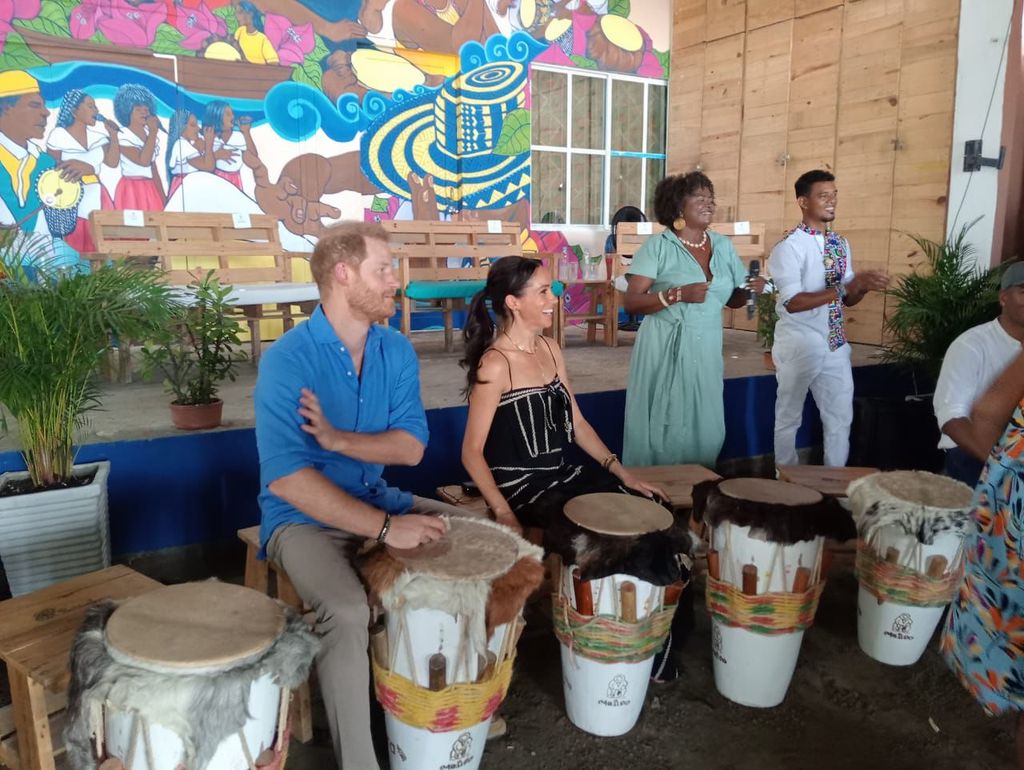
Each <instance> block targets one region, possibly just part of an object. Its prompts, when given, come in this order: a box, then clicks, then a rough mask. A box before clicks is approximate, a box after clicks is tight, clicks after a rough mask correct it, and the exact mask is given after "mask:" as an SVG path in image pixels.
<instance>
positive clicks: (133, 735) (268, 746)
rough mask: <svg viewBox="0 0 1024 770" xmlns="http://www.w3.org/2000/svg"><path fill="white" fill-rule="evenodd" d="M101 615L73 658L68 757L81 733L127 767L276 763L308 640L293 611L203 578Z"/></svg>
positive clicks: (172, 769) (157, 769)
mask: <svg viewBox="0 0 1024 770" xmlns="http://www.w3.org/2000/svg"><path fill="white" fill-rule="evenodd" d="M101 620H102V621H103V622H104V623H105V625H103V626H102V633H101V634H100V633H96V632H95V630H94V629H92V628H89V627H88V626H89V625H90V624H91V623H94V622H95V620H94V619H92V618H89V619H87V621H86V627H83V630H82V631H81V632H80V634H79V638H78V639H77V640H76V643H75V652H74V654H73V656H72V688H73V689H74V690H76V691H78V690H81V698H80V700H78V699H76V700H77V701H78V702H79V703H80V704H81V706H80V707H79V708H80V711H79V713H76V714H73V715H71V719H72V728H71V729H70V730H69V758H70V759H71V760H72V761H73V762H79V761H81V760H82V758H83V755H84V754H85V753H86V751H87V749H85V748H84V747H83V746H81V745H80V743H76V740H75V739H76V738H81V737H82V735H83V733H84V734H86V735H88V736H89V738H90V739H91V741H92V742H93V744H94V745H95V746H96V747H98V750H96V751H95V752H94V755H95V757H96V758H98V759H105V758H116V759H118V760H120V761H121V763H122V764H123V765H124V767H125V768H126V770H177V768H180V767H202V768H205V770H251V768H252V767H254V766H256V765H257V764H259V765H260V766H264V765H265V766H268V767H280V766H283V763H284V760H285V757H286V755H287V734H288V730H287V727H288V704H289V700H290V697H291V694H290V692H289V691H290V689H292V688H294V687H296V686H298V684H300V683H301V682H302V681H304V680H305V678H306V676H307V675H308V671H309V666H310V665H311V663H312V660H313V657H314V656H315V654H316V650H317V648H318V646H319V643H318V641H317V639H316V638H315V636H314V635H313V634H312V632H311V631H310V630H309V628H308V627H307V626H306V624H305V623H304V622H303V621H302V619H301V618H299V617H298V616H297V615H296V614H294V613H293V614H291V615H289V616H287V617H286V615H285V611H284V609H283V608H282V607H281V606H280V605H278V604H277V603H276V602H275V601H273V600H272V599H270V598H269V597H267V596H265V595H263V594H261V593H258V592H256V591H253V590H251V589H248V588H243V587H241V586H236V585H231V584H227V583H219V582H215V581H209V582H204V583H186V584H183V585H176V586H168V587H165V588H161V589H158V590H156V591H153V592H151V593H148V594H144V595H142V596H139V597H136V598H134V599H131V600H129V601H127V602H125V604H123V605H122V606H121V607H119V608H117V609H116V610H114V611H113V612H112V614H110V615H109V618H101ZM282 640H286V641H285V642H283V643H282ZM285 648H287V651H285ZM86 665H91V666H94V667H95V670H91V671H86V670H84V668H85V666H86ZM83 720H84V721H86V722H87V723H88V732H87V733H86V732H85V731H84V730H83V729H82V726H81V725H82V721H83ZM74 752H77V753H74Z"/></svg>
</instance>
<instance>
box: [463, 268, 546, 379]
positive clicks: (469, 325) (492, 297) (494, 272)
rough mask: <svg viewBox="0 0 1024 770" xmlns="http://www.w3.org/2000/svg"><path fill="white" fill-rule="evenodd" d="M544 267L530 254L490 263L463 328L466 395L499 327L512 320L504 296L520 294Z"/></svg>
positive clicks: (470, 306) (476, 376) (518, 295)
mask: <svg viewBox="0 0 1024 770" xmlns="http://www.w3.org/2000/svg"><path fill="white" fill-rule="evenodd" d="M540 266H541V261H540V260H539V259H530V258H528V257H502V258H501V259H499V260H498V261H496V262H494V263H493V264H492V265H491V269H490V270H488V271H487V285H486V286H484V288H483V289H482V290H480V291H478V292H477V293H476V296H474V297H473V301H472V302H471V303H470V305H469V311H468V312H467V313H466V325H465V326H464V327H463V329H462V338H463V340H465V343H466V357H465V358H463V359H462V360H461V361H459V365H460V366H462V367H464V368H465V369H466V387H465V389H464V390H463V394H464V395H466V396H468V395H469V392H470V391H471V390H472V389H473V386H474V385H476V384H477V383H478V382H481V380H480V379H479V377H478V374H477V370H478V369H479V368H480V359H481V358H483V356H484V353H485V352H486V351H487V348H488V347H490V344H491V343H492V342H494V337H495V335H496V334H497V332H498V326H499V325H500V326H504V325H505V324H507V323H508V321H509V310H508V308H507V307H506V306H505V297H507V296H508V295H510V294H511V295H512V296H513V297H521V296H522V295H523V289H525V288H526V284H528V283H529V282H530V279H531V278H532V277H533V274H534V272H536V270H537V268H538V267H540ZM488 301H490V304H491V308H492V309H493V310H494V315H495V316H497V318H498V324H495V322H494V319H492V318H491V314H490V313H489V312H488V311H487V303H488Z"/></svg>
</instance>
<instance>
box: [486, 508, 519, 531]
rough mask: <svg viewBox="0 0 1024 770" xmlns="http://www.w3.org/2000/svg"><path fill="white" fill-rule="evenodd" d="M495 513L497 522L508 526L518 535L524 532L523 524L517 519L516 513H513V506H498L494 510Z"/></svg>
mask: <svg viewBox="0 0 1024 770" xmlns="http://www.w3.org/2000/svg"><path fill="white" fill-rule="evenodd" d="M493 513H494V520H495V521H496V522H498V523H499V524H501V525H502V526H505V527H508V528H509V529H511V530H512V531H513V532H515V533H516V534H517V535H522V534H523V525H522V524H520V523H519V519H517V518H516V515H515V514H514V513H512V509H511V508H504V509H500V508H497V509H494V510H493Z"/></svg>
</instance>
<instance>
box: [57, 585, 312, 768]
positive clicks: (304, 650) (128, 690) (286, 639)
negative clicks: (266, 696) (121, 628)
mask: <svg viewBox="0 0 1024 770" xmlns="http://www.w3.org/2000/svg"><path fill="white" fill-rule="evenodd" d="M115 609H117V604H116V603H115V602H112V601H105V602H101V603H99V604H97V605H96V606H94V607H92V608H91V609H90V610H89V611H88V612H87V613H86V616H85V621H84V622H83V624H82V626H81V628H80V629H79V631H78V633H77V635H76V636H75V641H74V644H73V645H72V648H71V685H70V688H69V690H68V710H67V713H68V723H67V727H66V728H65V731H64V739H65V742H66V745H67V755H68V764H69V766H70V767H72V768H74V770H86V768H96V767H97V765H98V760H97V758H96V756H95V754H94V751H93V743H92V727H91V725H90V711H91V710H92V706H93V705H94V704H100V705H102V704H106V703H110V704H112V705H113V706H115V707H116V708H118V709H122V710H126V711H127V710H131V711H134V712H136V713H137V714H138V715H139V716H140V717H141V718H142V719H144V720H145V721H146V722H148V723H151V724H161V725H163V726H164V727H166V728H167V729H169V730H172V731H173V732H174V733H176V734H177V735H178V737H179V738H181V741H182V743H183V744H184V747H185V757H184V758H183V764H184V765H185V767H187V768H189V770H202V769H203V768H205V767H206V765H207V764H208V763H209V761H210V759H211V758H212V757H213V755H214V753H215V752H216V750H217V746H218V745H219V744H220V742H221V741H222V740H224V739H225V738H227V737H228V736H230V735H234V734H235V733H237V732H238V731H239V730H241V729H242V726H243V725H244V724H245V723H246V721H247V720H248V718H249V715H248V713H247V711H248V709H247V707H248V702H249V688H250V686H251V684H252V683H253V682H254V681H255V680H256V679H259V678H260V677H261V676H263V675H264V674H266V673H268V672H269V673H271V674H273V675H274V677H275V681H276V682H277V683H278V684H279V685H280V686H281V687H283V688H284V689H285V690H286V691H288V690H292V689H294V688H296V687H298V686H299V685H300V684H302V683H303V682H304V681H306V678H307V677H308V676H309V668H310V666H311V665H312V662H313V658H314V657H315V656H316V653H317V651H318V650H319V647H320V640H319V639H318V638H317V636H316V634H314V633H313V631H312V630H311V629H310V628H309V626H308V625H307V624H306V622H305V621H304V620H303V619H302V618H301V617H300V616H299V615H298V614H297V613H296V612H294V610H291V609H290V608H285V612H286V618H287V620H286V623H285V628H284V631H283V632H282V633H281V635H280V636H279V637H278V639H277V640H276V641H275V642H274V643H273V644H272V645H271V646H270V648H269V649H268V650H267V651H266V652H265V653H264V654H263V655H262V656H261V657H259V658H258V659H256V660H254V661H250V662H248V663H245V664H244V665H239V666H237V667H235V668H231V669H228V670H225V671H220V672H217V673H215V674H187V673H184V672H182V670H181V669H173V670H171V669H169V670H168V671H167V673H158V672H156V671H152V670H149V669H143V668H139V667H136V666H133V665H131V664H126V663H121V662H119V661H117V660H115V659H114V658H113V657H112V656H111V654H110V651H109V650H108V649H107V644H106V641H105V639H104V636H105V629H106V626H107V621H108V620H109V619H110V616H111V615H112V614H113V612H114V610H115Z"/></svg>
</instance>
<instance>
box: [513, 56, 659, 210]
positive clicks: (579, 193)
mask: <svg viewBox="0 0 1024 770" xmlns="http://www.w3.org/2000/svg"><path fill="white" fill-rule="evenodd" d="M530 93H531V99H532V113H533V114H532V132H533V140H532V148H531V149H532V179H531V190H532V195H531V204H532V205H531V208H532V212H533V213H532V219H533V226H534V227H536V228H538V229H544V227H545V225H549V226H554V225H561V224H570V225H607V224H608V222H609V221H610V219H611V217H612V214H614V212H616V211H618V209H620V208H621V207H622V206H639V207H640V208H642V209H643V210H644V211H645V212H646V213H647V214H648V216H650V215H651V209H652V203H653V201H654V187H655V185H657V183H658V182H659V181H660V180H661V178H662V177H663V176H664V175H665V115H666V111H667V110H666V100H667V95H668V88H667V86H666V83H665V81H663V80H651V79H648V78H638V77H629V76H625V75H612V74H605V73H596V72H586V71H580V70H569V69H560V68H556V67H546V66H544V67H542V66H540V65H537V66H534V67H533V68H532V75H531V90H530Z"/></svg>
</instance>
